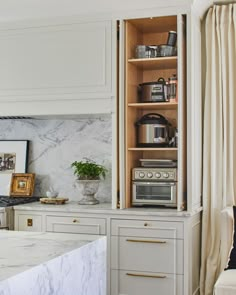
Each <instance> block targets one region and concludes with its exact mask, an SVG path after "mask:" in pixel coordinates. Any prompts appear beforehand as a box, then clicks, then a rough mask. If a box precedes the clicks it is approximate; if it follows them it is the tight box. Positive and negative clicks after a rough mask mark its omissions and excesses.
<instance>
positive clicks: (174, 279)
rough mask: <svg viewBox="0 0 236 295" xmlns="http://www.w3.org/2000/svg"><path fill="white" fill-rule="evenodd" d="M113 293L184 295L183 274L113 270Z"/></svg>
mask: <svg viewBox="0 0 236 295" xmlns="http://www.w3.org/2000/svg"><path fill="white" fill-rule="evenodd" d="M111 294H112V295H123V294H127V295H143V294H148V295H164V294H165V295H170V294H175V295H183V294H184V292H183V276H182V275H174V274H163V273H152V272H150V273H149V272H137V271H124V270H120V271H118V270H112V272H111Z"/></svg>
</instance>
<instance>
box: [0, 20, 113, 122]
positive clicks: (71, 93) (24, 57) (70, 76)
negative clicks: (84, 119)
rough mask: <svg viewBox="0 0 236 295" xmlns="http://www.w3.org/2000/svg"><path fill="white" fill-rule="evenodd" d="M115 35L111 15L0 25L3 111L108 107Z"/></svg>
mask: <svg viewBox="0 0 236 295" xmlns="http://www.w3.org/2000/svg"><path fill="white" fill-rule="evenodd" d="M113 35H115V34H113V23H112V21H111V20H97V21H96V20H90V21H89V20H86V21H82V20H80V19H76V18H68V19H62V18H58V19H55V20H53V21H52V20H42V21H38V22H36V21H34V22H33V21H32V22H17V23H8V24H5V25H3V24H2V25H1V26H0V43H1V46H0V63H1V68H0V80H1V84H0V115H1V116H11V115H27V116H30V115H66V114H83V113H90V114H92V113H108V112H110V111H111V101H112V97H113V96H114V85H113V77H114V73H115V69H113V57H114V56H115V50H114V48H113V42H114V40H113ZM113 51H114V53H113ZM91 105H92V107H91Z"/></svg>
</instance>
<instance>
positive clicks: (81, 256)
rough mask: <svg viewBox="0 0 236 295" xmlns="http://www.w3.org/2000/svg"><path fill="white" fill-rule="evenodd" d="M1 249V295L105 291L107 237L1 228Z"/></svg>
mask: <svg viewBox="0 0 236 295" xmlns="http://www.w3.org/2000/svg"><path fill="white" fill-rule="evenodd" d="M0 249H1V251H0V294H1V295H18V294H19V295H21V294H22V295H23V294H24V295H31V294H34V295H41V294H42V295H46V294H48V295H49V294H50V295H53V294H57V295H59V294H61V295H63V294H70V295H73V294H81V295H86V294H87V295H89V294H94V295H95V294H105V285H106V275H105V274H106V238H105V237H102V238H101V237H100V236H97V235H75V234H62V233H32V232H16V231H0ZM91 282H93V283H92V284H91ZM88 286H90V290H88V289H89V288H88ZM91 288H92V289H91ZM99 292H100V293H99Z"/></svg>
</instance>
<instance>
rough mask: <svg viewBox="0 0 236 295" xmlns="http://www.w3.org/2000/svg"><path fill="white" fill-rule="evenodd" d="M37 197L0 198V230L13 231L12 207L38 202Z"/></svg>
mask: <svg viewBox="0 0 236 295" xmlns="http://www.w3.org/2000/svg"><path fill="white" fill-rule="evenodd" d="M38 200H39V198H38V197H19V198H16V197H8V196H0V230H13V229H14V210H13V206H16V205H20V204H26V203H32V202H36V201H38Z"/></svg>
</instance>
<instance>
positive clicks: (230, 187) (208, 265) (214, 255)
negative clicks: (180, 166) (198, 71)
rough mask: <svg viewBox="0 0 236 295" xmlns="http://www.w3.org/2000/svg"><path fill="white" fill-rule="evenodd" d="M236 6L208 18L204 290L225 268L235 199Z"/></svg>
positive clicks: (210, 290) (210, 291) (209, 288)
mask: <svg viewBox="0 0 236 295" xmlns="http://www.w3.org/2000/svg"><path fill="white" fill-rule="evenodd" d="M235 16H236V5H235V4H229V5H221V6H220V5H214V6H213V7H212V8H210V9H209V11H208V13H207V16H206V20H205V40H206V41H205V42H206V44H205V47H206V80H205V95H204V114H203V188H202V191H203V217H202V218H203V220H202V225H203V226H202V266H201V276H200V291H201V294H202V295H208V294H209V295H212V294H213V286H214V283H215V281H216V279H217V276H218V274H219V271H220V270H221V268H222V265H221V261H220V259H219V258H220V255H219V254H220V211H221V210H222V209H223V208H224V207H225V206H226V205H233V204H234V203H235V195H234V192H235V186H236V173H235V169H236V166H235V164H236V150H235V143H236V133H235V128H236V127H235V123H236V104H235V102H234V100H235V99H236V72H235V71H236V70H235V68H236V64H235V60H236V45H235V28H236V27H235V22H236V18H235Z"/></svg>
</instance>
